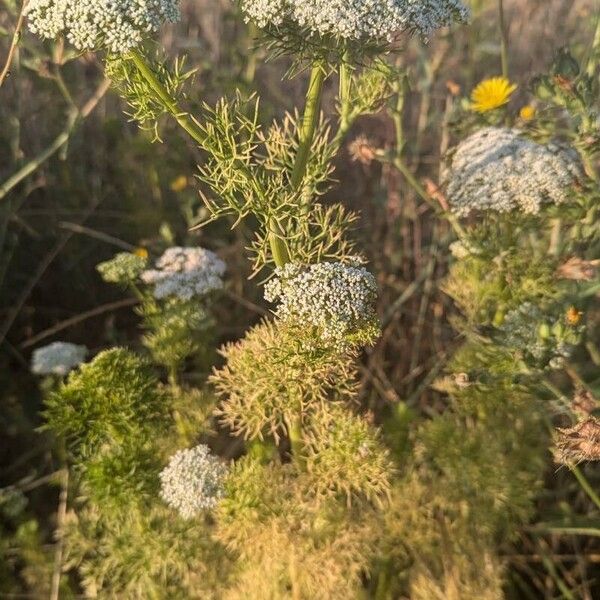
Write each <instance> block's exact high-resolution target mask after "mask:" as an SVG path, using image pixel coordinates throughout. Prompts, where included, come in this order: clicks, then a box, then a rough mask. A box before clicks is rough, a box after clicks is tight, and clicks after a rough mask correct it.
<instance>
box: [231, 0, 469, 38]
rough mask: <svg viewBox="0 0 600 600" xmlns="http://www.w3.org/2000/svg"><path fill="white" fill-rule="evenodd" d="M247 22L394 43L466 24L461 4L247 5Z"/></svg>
mask: <svg viewBox="0 0 600 600" xmlns="http://www.w3.org/2000/svg"><path fill="white" fill-rule="evenodd" d="M241 5H242V10H243V12H244V13H245V14H246V18H247V20H252V21H255V22H256V24H257V25H258V26H259V27H262V28H265V27H275V28H281V27H282V26H285V25H288V26H290V25H291V26H295V27H297V28H298V29H300V30H305V31H306V30H307V33H308V34H312V35H318V36H332V37H335V38H342V39H346V40H363V41H367V40H371V41H379V40H391V38H392V36H393V34H395V33H397V32H401V31H411V32H412V31H416V32H418V33H420V34H421V35H423V36H428V35H429V34H430V33H432V32H433V31H434V30H436V29H439V28H440V27H444V26H445V25H450V24H451V23H452V22H453V21H466V19H467V17H468V14H469V13H468V10H467V8H466V7H465V6H464V5H463V4H462V2H461V1H460V0H420V2H414V0H242V1H241Z"/></svg>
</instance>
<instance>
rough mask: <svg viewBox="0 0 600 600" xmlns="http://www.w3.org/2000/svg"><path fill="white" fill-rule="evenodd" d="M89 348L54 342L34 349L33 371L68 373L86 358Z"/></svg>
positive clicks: (43, 373) (55, 373)
mask: <svg viewBox="0 0 600 600" xmlns="http://www.w3.org/2000/svg"><path fill="white" fill-rule="evenodd" d="M87 352H88V349H87V348H86V347H85V346H78V345H77V344H70V343H68V342H53V343H52V344H49V345H48V346H44V347H42V348H38V349H37V350H34V352H33V356H32V360H31V372H32V373H35V374H36V375H66V374H67V373H68V372H69V371H71V370H73V369H74V368H75V367H77V366H78V365H80V364H81V363H82V362H83V361H84V360H85V355H86V354H87Z"/></svg>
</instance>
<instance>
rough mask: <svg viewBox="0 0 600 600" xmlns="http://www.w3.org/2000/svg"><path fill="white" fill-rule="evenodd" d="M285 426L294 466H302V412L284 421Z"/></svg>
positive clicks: (299, 411)
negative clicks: (294, 462)
mask: <svg viewBox="0 0 600 600" xmlns="http://www.w3.org/2000/svg"><path fill="white" fill-rule="evenodd" d="M286 426H287V430H288V438H289V440H290V448H291V450H292V455H293V457H294V460H295V461H296V464H298V465H302V448H303V447H304V442H303V436H302V411H301V410H298V415H297V416H295V417H292V418H289V419H286Z"/></svg>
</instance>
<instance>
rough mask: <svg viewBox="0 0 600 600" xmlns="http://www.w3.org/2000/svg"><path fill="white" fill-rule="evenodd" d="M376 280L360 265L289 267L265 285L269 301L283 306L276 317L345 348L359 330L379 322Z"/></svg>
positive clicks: (290, 265)
mask: <svg viewBox="0 0 600 600" xmlns="http://www.w3.org/2000/svg"><path fill="white" fill-rule="evenodd" d="M376 297H377V284H376V281H375V278H374V277H373V275H371V273H369V272H368V271H367V270H366V269H365V268H364V267H361V266H359V265H358V264H357V263H353V264H345V263H341V262H323V263H317V264H312V265H308V266H303V265H299V264H296V263H288V264H287V265H285V266H284V267H283V268H278V269H276V271H275V278H274V279H272V280H271V281H269V282H268V283H267V284H266V285H265V299H266V300H267V301H269V302H279V304H278V306H277V309H276V311H275V314H276V315H277V317H278V318H279V319H281V320H282V321H288V322H290V323H293V324H294V325H296V326H299V327H300V328H303V329H304V328H306V329H308V330H310V329H311V328H316V330H317V331H318V334H319V335H320V336H321V338H322V339H323V340H324V341H326V342H329V343H331V344H332V345H334V346H339V347H343V346H344V345H345V342H346V341H347V339H348V338H349V336H352V334H354V333H356V332H357V331H358V330H360V329H363V328H365V327H367V328H368V327H372V326H373V325H374V324H376V322H377V318H376V315H375V299H376ZM375 326H376V325H375Z"/></svg>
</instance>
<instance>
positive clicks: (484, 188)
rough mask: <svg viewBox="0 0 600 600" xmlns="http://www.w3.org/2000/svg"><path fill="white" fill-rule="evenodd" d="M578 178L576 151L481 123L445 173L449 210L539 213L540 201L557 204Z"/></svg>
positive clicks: (541, 203)
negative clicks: (481, 125) (541, 142)
mask: <svg viewBox="0 0 600 600" xmlns="http://www.w3.org/2000/svg"><path fill="white" fill-rule="evenodd" d="M579 177H581V170H580V166H579V161H578V157H577V153H576V152H575V151H573V150H571V149H567V148H565V147H563V146H559V145H557V144H553V143H550V144H545V145H544V144H538V143H536V142H534V141H532V140H528V139H526V138H524V137H522V136H521V132H520V131H519V130H517V129H507V128H502V127H485V128H483V129H480V130H479V131H477V132H476V133H474V134H473V135H471V136H469V137H468V138H466V139H465V140H463V141H462V142H461V143H460V144H459V145H458V146H457V147H456V149H455V151H454V154H453V155H452V158H451V160H450V163H449V165H447V169H446V172H445V174H444V179H445V182H446V183H447V186H448V187H447V196H448V199H449V202H450V208H451V210H452V212H453V213H455V214H456V215H458V216H460V217H465V216H467V215H469V213H471V211H474V210H479V211H486V210H492V211H496V212H500V213H506V212H510V211H513V210H520V211H522V212H524V213H528V214H537V213H538V212H539V211H540V208H541V207H542V205H543V204H547V203H551V204H561V203H563V202H565V201H566V200H567V199H568V194H569V189H570V188H572V186H573V184H574V183H575V181H576V180H577V179H578V178H579Z"/></svg>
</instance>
